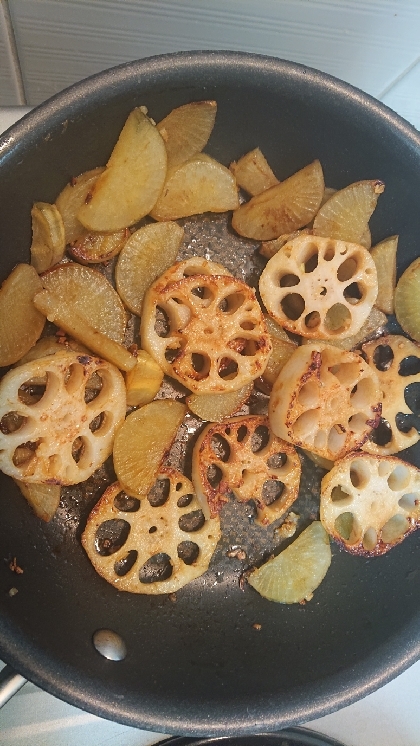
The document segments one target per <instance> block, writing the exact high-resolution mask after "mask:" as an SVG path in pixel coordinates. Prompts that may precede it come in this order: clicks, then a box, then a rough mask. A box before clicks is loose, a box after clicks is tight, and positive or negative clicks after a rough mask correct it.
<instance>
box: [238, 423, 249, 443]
mask: <svg viewBox="0 0 420 746" xmlns="http://www.w3.org/2000/svg"><path fill="white" fill-rule="evenodd" d="M247 435H248V428H247V427H246V426H245V425H240V426H239V427H238V431H237V433H236V440H237V441H238V443H242V441H243V440H245V438H246V436H247Z"/></svg>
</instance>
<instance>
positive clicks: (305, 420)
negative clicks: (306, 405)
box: [293, 409, 319, 441]
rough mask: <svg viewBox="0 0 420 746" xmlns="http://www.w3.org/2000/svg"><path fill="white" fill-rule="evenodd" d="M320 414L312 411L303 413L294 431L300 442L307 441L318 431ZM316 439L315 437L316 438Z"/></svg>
mask: <svg viewBox="0 0 420 746" xmlns="http://www.w3.org/2000/svg"><path fill="white" fill-rule="evenodd" d="M318 420H319V412H318V411H317V410H314V409H311V410H309V411H307V412H303V414H301V415H300V416H299V417H298V418H297V420H296V421H295V423H294V426H293V429H294V433H295V435H296V437H297V439H298V440H303V441H306V440H307V439H308V438H309V436H311V435H312V434H313V433H316V431H317V429H318ZM314 437H315V436H314Z"/></svg>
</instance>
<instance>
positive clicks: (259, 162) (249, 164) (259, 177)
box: [229, 148, 279, 197]
mask: <svg viewBox="0 0 420 746" xmlns="http://www.w3.org/2000/svg"><path fill="white" fill-rule="evenodd" d="M229 168H230V170H231V171H232V173H233V175H234V176H235V179H236V183H237V184H238V186H240V187H241V189H245V191H246V192H248V194H251V195H252V196H253V197H255V196H256V195H257V194H261V192H265V190H266V189H269V188H270V187H272V186H275V185H276V184H278V183H279V180H278V179H277V177H276V176H275V175H274V173H273V172H272V170H271V168H270V166H269V165H268V163H267V160H266V158H265V156H264V155H263V154H262V152H261V150H260V149H259V148H255V149H254V150H251V151H250V152H249V153H246V154H245V155H243V156H242V158H240V159H239V160H238V161H236V162H235V161H233V163H231V164H230V166H229Z"/></svg>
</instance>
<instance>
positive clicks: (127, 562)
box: [114, 549, 138, 578]
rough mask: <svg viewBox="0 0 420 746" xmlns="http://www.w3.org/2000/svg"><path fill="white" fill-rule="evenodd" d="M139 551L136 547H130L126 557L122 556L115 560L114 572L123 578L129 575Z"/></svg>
mask: <svg viewBox="0 0 420 746" xmlns="http://www.w3.org/2000/svg"><path fill="white" fill-rule="evenodd" d="M137 557H138V552H137V551H136V550H135V549H130V551H129V552H127V554H126V555H125V557H122V558H121V559H119V560H117V561H116V562H114V572H115V574H116V575H118V577H119V578H123V577H124V575H127V573H128V572H130V570H132V569H133V566H134V564H135V562H136V560H137Z"/></svg>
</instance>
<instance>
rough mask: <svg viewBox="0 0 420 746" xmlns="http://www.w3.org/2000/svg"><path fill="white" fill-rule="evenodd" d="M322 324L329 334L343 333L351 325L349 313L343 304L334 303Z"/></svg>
mask: <svg viewBox="0 0 420 746" xmlns="http://www.w3.org/2000/svg"><path fill="white" fill-rule="evenodd" d="M324 324H325V326H326V328H327V329H328V331H330V332H337V333H338V332H343V331H345V330H346V329H348V327H349V326H350V324H351V313H350V311H349V309H348V308H347V306H345V305H344V304H343V303H334V305H333V306H331V308H329V309H328V311H327V313H326V314H325V319H324Z"/></svg>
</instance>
